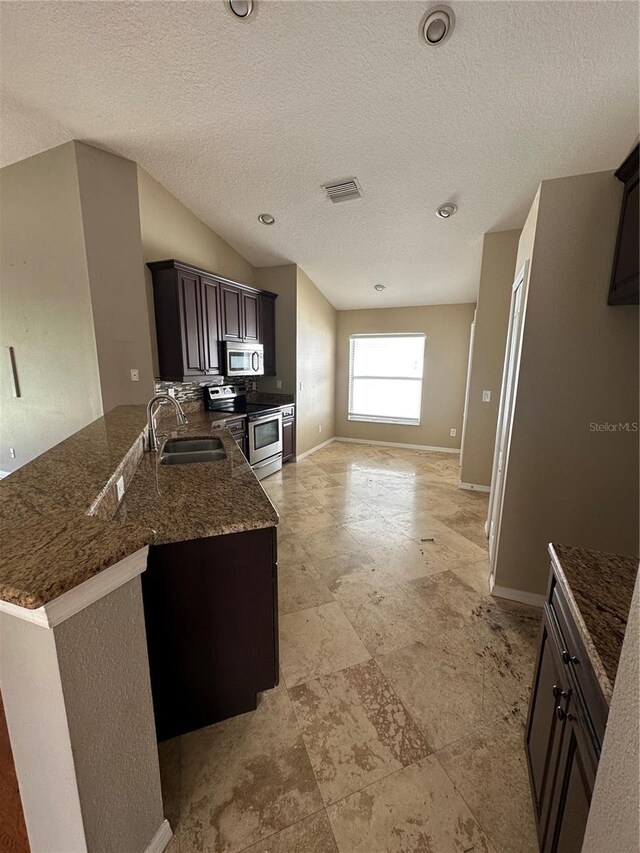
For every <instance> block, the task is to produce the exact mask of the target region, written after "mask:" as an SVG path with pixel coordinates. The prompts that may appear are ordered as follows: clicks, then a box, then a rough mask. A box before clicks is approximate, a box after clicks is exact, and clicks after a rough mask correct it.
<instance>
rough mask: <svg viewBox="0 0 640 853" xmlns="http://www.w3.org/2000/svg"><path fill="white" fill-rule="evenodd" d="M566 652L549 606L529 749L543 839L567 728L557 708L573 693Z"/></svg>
mask: <svg viewBox="0 0 640 853" xmlns="http://www.w3.org/2000/svg"><path fill="white" fill-rule="evenodd" d="M561 653H562V650H561V649H560V648H559V642H558V639H557V638H556V630H555V628H554V625H553V614H551V613H550V612H549V610H548V606H545V613H544V618H543V621H542V629H541V640H540V650H539V652H538V663H537V666H536V672H535V676H534V681H533V688H532V693H531V704H530V706H529V718H528V720H527V729H526V741H525V748H526V754H527V761H528V764H529V772H530V777H531V785H532V788H533V797H534V803H535V812H536V822H537V825H538V836H539V838H540V839H541V840H542V839H543V838H544V835H545V830H546V827H547V823H548V817H549V808H550V802H551V796H552V793H553V787H554V780H555V772H556V768H557V763H558V754H559V750H560V744H561V739H562V734H563V731H564V726H563V723H562V720H561V719H560V718H559V717H558V712H557V708H558V706H559V705H560V703H561V702H562V701H566V698H567V696H568V693H569V685H568V680H567V673H566V667H565V666H564V664H563V662H562V657H561Z"/></svg>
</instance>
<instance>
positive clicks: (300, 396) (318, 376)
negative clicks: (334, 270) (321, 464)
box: [296, 267, 338, 456]
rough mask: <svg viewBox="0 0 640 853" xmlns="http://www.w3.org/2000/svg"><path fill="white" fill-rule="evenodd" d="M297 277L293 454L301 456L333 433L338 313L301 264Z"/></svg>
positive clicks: (331, 436)
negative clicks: (296, 351)
mask: <svg viewBox="0 0 640 853" xmlns="http://www.w3.org/2000/svg"><path fill="white" fill-rule="evenodd" d="M297 279H298V320H297V327H298V355H297V364H298V369H297V372H298V393H297V395H296V402H297V406H296V414H297V418H296V455H297V456H300V455H301V454H303V453H306V452H307V451H309V450H311V449H312V448H314V447H316V446H317V445H318V444H322V443H323V442H324V441H327V440H328V439H330V438H333V436H334V435H335V399H336V394H335V391H336V381H335V376H336V337H337V320H338V312H337V311H336V309H335V308H334V307H333V305H331V304H330V303H329V302H328V301H327V300H326V299H325V297H324V296H323V295H322V293H321V292H320V291H319V290H318V288H317V287H316V286H315V284H314V283H313V282H312V281H311V279H310V278H309V277H308V276H307V274H306V273H305V272H304V270H302V269H300V267H298V275H297ZM319 428H320V429H319ZM320 430H321V431H320Z"/></svg>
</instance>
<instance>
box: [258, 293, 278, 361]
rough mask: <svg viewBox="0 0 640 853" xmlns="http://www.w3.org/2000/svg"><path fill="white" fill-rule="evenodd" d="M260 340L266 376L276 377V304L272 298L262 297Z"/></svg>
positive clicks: (259, 309) (260, 300)
mask: <svg viewBox="0 0 640 853" xmlns="http://www.w3.org/2000/svg"><path fill="white" fill-rule="evenodd" d="M258 319H259V332H260V337H259V338H258V340H259V341H260V343H261V344H262V345H263V347H264V373H265V376H275V375H276V303H275V299H273V298H272V297H270V296H261V297H260V299H259V306H258Z"/></svg>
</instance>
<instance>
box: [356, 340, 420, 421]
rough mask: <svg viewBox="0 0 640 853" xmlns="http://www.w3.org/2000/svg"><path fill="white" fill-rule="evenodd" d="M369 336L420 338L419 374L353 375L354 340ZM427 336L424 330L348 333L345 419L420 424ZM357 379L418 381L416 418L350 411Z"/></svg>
mask: <svg viewBox="0 0 640 853" xmlns="http://www.w3.org/2000/svg"><path fill="white" fill-rule="evenodd" d="M371 338H377V339H380V338H385V339H389V338H392V339H398V338H420V339H421V340H422V362H421V372H420V376H419V377H417V376H373V375H370V374H365V375H359V376H354V373H353V362H354V354H355V342H356V341H357V340H362V339H371ZM426 344H427V336H426V334H424V332H380V333H372V334H353V335H349V367H348V375H347V420H348V421H350V422H352V423H375V424H397V425H401V426H420V425H421V419H422V392H423V387H424V374H425V360H426ZM358 379H376V380H378V381H383V382H387V381H389V382H419V383H420V394H419V404H418V417H417V418H397V417H390V416H386V415H363V414H357V413H355V412H353V411H352V404H353V390H354V383H355V381H357V380H358Z"/></svg>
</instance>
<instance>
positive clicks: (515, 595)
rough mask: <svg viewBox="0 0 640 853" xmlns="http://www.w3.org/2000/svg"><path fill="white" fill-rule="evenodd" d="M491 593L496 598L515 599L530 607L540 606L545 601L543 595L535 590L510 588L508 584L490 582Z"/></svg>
mask: <svg viewBox="0 0 640 853" xmlns="http://www.w3.org/2000/svg"><path fill="white" fill-rule="evenodd" d="M490 592H491V595H495V597H496V598H506V599H507V600H508V601H517V602H518V603H519V604H529V605H531V607H542V606H543V605H544V602H545V600H546V599H545V597H544V595H540V594H539V593H537V592H527V591H526V590H524V589H510V588H509V587H508V586H498V584H495V583H494V584H493V585H491V584H490Z"/></svg>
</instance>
